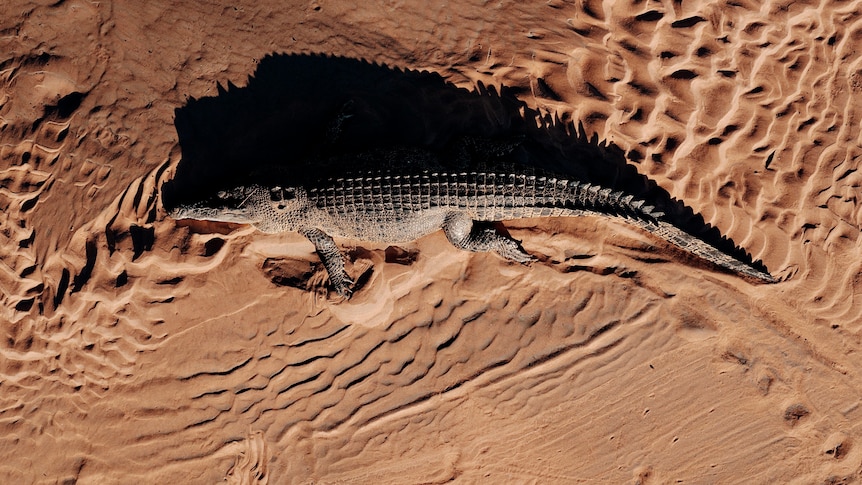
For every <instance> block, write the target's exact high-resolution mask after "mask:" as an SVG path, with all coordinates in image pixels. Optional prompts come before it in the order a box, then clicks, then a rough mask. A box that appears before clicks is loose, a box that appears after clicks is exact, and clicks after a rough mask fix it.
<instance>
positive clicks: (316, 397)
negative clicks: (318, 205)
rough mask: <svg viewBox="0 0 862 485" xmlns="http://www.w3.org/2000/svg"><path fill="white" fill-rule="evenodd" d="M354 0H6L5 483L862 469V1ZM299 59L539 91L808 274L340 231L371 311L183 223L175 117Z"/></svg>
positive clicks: (294, 244) (834, 478) (550, 108)
mask: <svg viewBox="0 0 862 485" xmlns="http://www.w3.org/2000/svg"><path fill="white" fill-rule="evenodd" d="M346 3H347V2H304V3H298V2H290V3H282V2H264V3H260V2H244V4H238V5H236V6H232V5H231V6H224V5H218V4H211V3H208V2H178V1H173V2H171V1H165V2H159V1H156V2H117V3H113V4H112V3H110V2H101V3H93V2H86V1H65V2H56V3H53V4H52V2H28V1H13V2H11V3H10V2H6V3H4V4H3V5H2V6H0V56H2V57H0V298H2V303H3V304H2V306H0V323H2V329H3V332H4V335H3V337H4V338H2V339H0V429H2V433H0V452H2V456H3V460H0V482H3V483H100V484H102V483H131V482H134V483H171V482H174V483H214V482H222V481H227V482H229V483H310V482H315V483H318V482H319V483H332V482H339V483H340V482H348V483H443V482H448V481H457V482H461V483H476V482H487V483H525V482H530V483H580V482H585V483H642V484H646V483H676V482H686V483H789V482H794V483H855V482H857V481H859V480H860V477H862V447H860V446H858V443H857V442H856V439H858V437H859V434H860V430H859V427H860V424H859V423H860V422H862V409H860V406H859V404H860V396H862V387H860V384H859V383H860V382H862V380H860V378H862V376H860V371H862V366H861V365H860V358H859V353H860V350H862V342H860V332H862V317H860V312H862V298H860V292H862V288H860V287H862V278H860V272H862V268H860V265H862V250H860V240H862V238H860V226H862V211H860V207H862V205H860V200H859V193H860V192H859V188H860V183H862V174H860V173H859V172H857V168H858V164H859V160H860V157H862V139H860V130H859V126H860V123H862V104H860V103H859V102H857V96H858V95H859V92H860V91H862V40H860V39H862V35H860V33H862V3H860V2H823V3H814V2H784V3H779V2H766V3H764V4H761V3H759V2H746V1H742V2H705V1H695V2H682V3H680V2H664V3H660V2H648V3H638V4H631V3H624V2H605V3H601V2H595V1H580V2H574V3H575V5H572V4H571V3H570V2H563V1H554V0H550V1H542V2H497V3H487V2H458V3H457V5H456V4H452V3H448V4H447V3H433V4H432V5H431V6H428V5H427V4H426V3H425V2H379V3H375V4H373V5H370V4H369V5H365V4H363V5H364V6H362V7H352V6H348V5H347V4H346ZM43 4H44V5H43ZM272 53H287V54H312V53H314V54H326V55H328V56H334V57H338V58H345V59H356V60H365V61H367V62H368V63H369V64H372V65H379V66H387V67H388V68H392V69H396V70H416V71H430V72H432V73H436V74H438V75H439V76H442V78H443V79H445V80H446V81H448V82H450V83H452V84H453V85H454V86H457V87H460V88H464V89H466V90H469V91H477V90H487V89H492V90H495V91H497V92H499V91H500V90H501V89H507V90H508V92H511V93H514V94H515V95H516V96H517V97H518V99H520V100H521V101H523V102H524V103H526V106H527V107H529V109H530V110H535V112H542V113H552V114H553V116H554V117H556V119H558V120H559V122H561V123H573V124H579V125H583V130H584V132H585V133H586V134H587V135H588V136H590V137H593V136H594V137H596V138H597V139H598V140H601V141H602V142H606V143H609V144H613V145H615V146H616V147H619V148H620V149H621V150H622V153H624V154H625V155H626V158H627V159H628V161H629V162H630V163H631V164H632V165H633V166H634V167H635V168H636V169H637V171H638V172H639V173H640V174H643V175H645V176H647V177H649V178H650V179H651V180H653V181H655V183H656V184H657V185H658V188H659V189H662V190H665V191H667V193H668V194H669V195H670V196H671V197H673V198H675V199H677V200H679V201H682V202H684V204H685V205H687V206H688V207H690V208H692V209H693V210H694V211H695V212H696V213H699V214H701V215H703V218H704V220H705V222H706V223H707V224H709V225H711V226H714V227H716V228H718V229H719V230H720V231H721V233H722V234H724V235H726V236H728V237H729V238H731V239H732V240H733V241H734V242H735V243H736V244H737V245H739V246H740V247H742V248H743V249H744V250H746V251H748V252H749V253H751V255H752V256H753V257H754V259H759V260H762V261H763V263H764V264H765V265H766V266H767V267H768V268H769V270H770V271H771V272H772V274H773V275H775V276H776V277H778V278H779V279H780V280H781V282H779V283H777V284H774V285H752V284H751V283H750V282H747V281H745V280H743V279H741V278H739V277H737V276H735V275H732V274H727V273H723V272H719V271H716V270H715V269H714V268H710V267H708V266H705V265H702V264H697V263H696V262H692V261H690V260H688V259H687V258H685V257H683V256H682V255H681V254H680V253H679V252H674V251H672V250H669V249H668V248H666V247H665V246H663V245H661V244H660V242H658V241H656V240H654V239H652V238H650V237H649V236H648V235H646V234H643V233H641V232H639V231H637V230H633V229H631V228H628V227H626V226H625V225H624V224H621V223H618V222H613V221H609V220H602V219H596V218H583V219H573V220H563V219H556V220H525V221H518V222H513V223H507V224H506V227H507V228H508V230H509V231H510V232H511V234H512V235H513V236H514V237H515V238H517V239H519V240H523V242H524V243H523V244H524V247H525V248H527V249H528V250H529V251H531V252H533V253H537V254H540V255H541V256H542V258H541V259H542V261H541V262H540V263H536V264H532V265H530V266H522V265H517V264H511V263H508V262H506V261H504V260H502V259H501V258H499V257H497V256H495V255H488V254H470V253H465V252H460V251H458V250H456V249H455V248H453V247H451V246H450V245H449V244H448V242H447V241H446V238H445V236H444V235H443V234H442V233H441V232H438V233H435V234H432V235H430V236H428V237H425V238H423V239H420V240H418V241H416V242H414V243H410V244H407V245H403V246H401V247H399V248H387V246H386V245H381V244H367V243H361V242H355V241H342V243H343V245H344V247H345V248H346V250H347V251H348V252H349V254H350V255H351V258H350V259H351V261H352V267H351V268H350V271H351V272H352V274H361V275H365V277H366V278H367V281H365V283H364V286H363V287H362V288H361V289H360V291H358V292H357V293H356V295H355V296H354V298H353V299H351V300H350V301H349V302H344V301H340V300H339V299H338V298H336V296H335V295H333V294H331V293H330V292H328V291H327V287H326V283H325V275H324V274H323V271H322V268H321V267H320V265H319V263H318V259H317V257H316V255H315V254H314V253H313V248H312V246H311V245H310V244H309V243H308V242H307V241H305V240H304V239H303V238H302V237H301V236H299V235H296V234H280V235H265V234H261V233H258V232H256V231H254V230H253V229H252V228H249V227H244V226H236V225H225V224H213V223H194V222H181V223H178V222H177V221H174V220H172V219H170V218H168V217H167V216H166V214H165V211H164V209H163V205H162V193H161V190H162V187H163V184H165V183H166V182H167V181H169V180H171V179H172V178H173V177H174V176H175V175H176V174H177V173H178V170H180V169H181V160H182V158H183V151H184V150H187V149H188V146H183V147H181V145H180V139H179V138H178V133H177V128H176V127H175V125H174V117H175V110H176V109H182V108H183V107H184V106H186V105H187V101H188V100H189V99H191V98H194V99H200V98H206V97H217V96H219V95H220V87H221V86H228V85H233V86H235V87H238V88H237V89H242V87H243V86H246V85H248V84H249V75H251V74H253V73H254V72H255V69H256V68H257V66H258V63H259V62H260V61H261V59H263V58H264V57H265V56H267V55H269V54H272ZM480 86H481V87H480ZM231 89H234V88H231ZM444 105H445V103H444ZM314 111H315V107H314V106H309V107H308V109H307V110H306V112H305V113H297V114H296V116H295V117H297V118H301V117H302V116H312V115H313V116H317V115H318V113H315V112H314ZM230 135H231V134H227V135H225V136H230ZM219 136H221V135H219ZM290 137H291V133H286V134H284V135H283V136H281V137H278V136H275V135H273V136H272V138H268V139H265V140H261V141H259V143H263V144H266V146H267V147H268V150H270V151H271V152H272V153H276V154H283V155H284V156H285V157H289V156H291V154H292V153H293V152H292V148H291V147H292V142H291V138H290ZM253 141H254V142H256V143H257V141H255V140H253ZM250 143H251V142H250ZM193 175H195V174H193ZM197 175H200V176H203V175H201V174H197ZM197 175H196V176H197ZM204 175H205V174H204Z"/></svg>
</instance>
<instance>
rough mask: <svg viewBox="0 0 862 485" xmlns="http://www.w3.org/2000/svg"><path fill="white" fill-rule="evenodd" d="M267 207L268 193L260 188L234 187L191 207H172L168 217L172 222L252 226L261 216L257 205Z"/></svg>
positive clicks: (267, 190)
mask: <svg viewBox="0 0 862 485" xmlns="http://www.w3.org/2000/svg"><path fill="white" fill-rule="evenodd" d="M264 203H265V204H269V203H270V189H268V188H266V187H261V186H260V185H248V186H239V187H234V188H232V189H229V190H220V191H218V192H216V193H215V194H213V195H211V196H209V197H207V198H205V199H203V200H201V201H199V202H194V203H191V204H181V205H178V206H176V207H174V208H173V209H172V210H171V211H170V212H169V215H170V216H171V217H173V218H174V219H197V220H202V221H217V222H234V223H238V224H254V223H256V222H259V221H260V219H261V216H262V211H261V210H260V208H261V204H264Z"/></svg>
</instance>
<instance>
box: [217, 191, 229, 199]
mask: <svg viewBox="0 0 862 485" xmlns="http://www.w3.org/2000/svg"><path fill="white" fill-rule="evenodd" d="M216 195H217V196H218V198H219V199H227V192H225V191H224V190H219V191H218V193H217V194H216Z"/></svg>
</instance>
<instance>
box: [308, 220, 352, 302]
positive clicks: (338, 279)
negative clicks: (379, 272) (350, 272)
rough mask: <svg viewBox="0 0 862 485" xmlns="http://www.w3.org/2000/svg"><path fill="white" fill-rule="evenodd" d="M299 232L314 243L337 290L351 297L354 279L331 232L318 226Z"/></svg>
mask: <svg viewBox="0 0 862 485" xmlns="http://www.w3.org/2000/svg"><path fill="white" fill-rule="evenodd" d="M299 232H300V234H302V235H303V236H305V237H307V238H308V240H309V241H311V243H312V244H314V248H315V249H316V250H317V255H318V256H320V260H321V261H323V267H324V268H326V272H327V273H329V281H331V282H332V286H333V287H334V288H335V291H337V292H338V294H340V295H342V296H344V297H345V298H350V295H351V294H353V290H352V289H351V288H350V287H351V286H352V285H353V280H352V279H350V277H349V276H347V271H345V269H344V256H342V255H341V251H340V250H339V249H338V246H336V245H335V241H333V240H332V238H331V237H330V236H329V234H327V233H325V232H323V231H321V230H320V229H318V228H316V227H309V228H304V229H301V230H300V231H299Z"/></svg>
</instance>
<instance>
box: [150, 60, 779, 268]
mask: <svg viewBox="0 0 862 485" xmlns="http://www.w3.org/2000/svg"><path fill="white" fill-rule="evenodd" d="M519 94H523V93H519V92H518V91H516V90H514V89H509V88H506V87H504V88H503V89H502V90H501V91H500V92H497V91H496V90H495V89H493V88H486V87H484V86H482V85H479V86H478V87H477V88H476V90H474V91H468V90H466V89H462V88H458V87H455V86H454V85H452V84H449V83H447V82H446V81H444V80H443V78H442V77H440V76H439V75H437V74H433V73H429V72H417V71H407V70H400V69H395V68H390V67H387V66H382V65H377V64H372V63H369V62H366V61H364V60H356V59H347V58H340V57H328V56H323V55H270V56H267V57H266V58H264V59H263V60H262V61H261V62H260V64H259V66H258V68H257V70H256V71H255V73H254V75H252V76H251V77H250V78H249V82H248V85H247V86H246V87H244V88H237V87H235V86H230V85H229V86H228V87H227V89H224V88H222V87H221V86H219V94H218V96H215V97H207V98H202V99H191V100H189V101H188V103H187V104H186V105H185V106H183V107H182V108H178V109H177V110H176V121H175V124H176V128H177V133H178V135H179V142H180V146H181V149H182V161H181V162H180V164H179V166H178V168H177V172H176V176H175V177H174V179H173V180H171V181H169V182H167V183H165V184H164V186H163V187H162V198H163V201H164V203H165V206H166V207H168V208H170V207H173V206H174V205H176V204H178V203H185V202H191V201H195V200H200V198H202V197H203V196H204V195H205V194H211V193H213V191H215V190H217V189H219V188H225V187H228V186H231V185H236V184H238V183H245V182H248V181H258V182H261V181H262V182H265V183H266V182H269V183H274V184H275V183H278V184H283V185H290V184H302V183H303V181H304V180H308V179H315V178H327V177H338V176H342V175H346V174H349V173H351V172H356V171H357V170H366V169H374V168H381V167H373V166H366V165H367V164H366V162H367V161H368V160H369V159H370V160H372V161H373V159H374V157H370V158H369V157H365V158H363V157H362V156H358V157H357V156H356V155H357V154H362V153H368V152H369V151H374V150H378V149H387V148H391V147H405V146H407V147H418V148H421V149H423V151H427V152H429V153H433V154H435V155H436V160H438V161H441V162H442V163H443V164H444V165H442V166H440V167H430V168H439V169H456V170H470V169H471V168H479V167H481V168H489V167H493V166H498V165H499V166H501V167H509V166H512V165H513V164H517V165H521V166H527V167H530V168H535V169H540V170H548V171H553V172H556V173H559V174H563V175H565V176H567V177H568V178H570V179H574V180H579V181H584V182H591V183H596V184H600V185H602V186H605V187H609V188H613V189H622V190H625V191H626V192H627V193H630V194H633V195H635V196H636V197H638V198H642V199H645V200H646V201H647V203H648V204H651V205H654V206H656V207H657V208H658V209H659V210H661V211H663V212H665V213H666V219H667V220H668V221H669V222H671V223H672V224H674V225H676V226H677V227H680V228H682V229H683V230H685V231H686V232H688V233H690V234H692V235H694V236H696V237H698V238H700V239H702V240H704V241H706V242H708V243H710V244H712V245H713V246H715V247H716V248H718V249H720V250H722V251H724V252H726V253H728V254H731V255H733V256H734V257H736V258H737V259H739V260H741V261H744V262H747V263H752V260H751V257H750V256H749V255H748V254H747V253H746V252H745V251H743V250H742V249H740V248H738V247H737V246H736V244H735V243H734V242H733V241H731V240H729V239H727V238H725V237H723V236H722V235H721V233H720V232H719V231H718V230H717V229H716V228H714V227H711V226H709V225H707V224H705V223H704V220H703V218H702V217H701V216H700V215H697V214H694V213H693V211H692V210H691V209H690V208H689V207H686V206H685V205H684V204H683V203H682V202H681V201H678V200H675V199H673V198H672V197H670V195H669V194H668V193H667V192H666V191H664V190H662V189H661V188H659V187H658V186H657V185H656V184H655V183H654V182H652V181H650V180H648V179H647V178H646V177H644V176H643V175H641V174H639V173H638V172H637V170H636V169H635V167H634V166H633V165H631V164H629V163H628V162H627V160H626V157H625V154H624V153H623V151H622V150H621V149H619V148H618V147H616V146H615V145H613V144H605V143H602V142H600V141H599V140H598V139H597V137H595V136H593V137H589V136H588V135H587V134H586V133H584V130H583V127H582V126H580V125H578V126H575V125H574V123H572V122H563V121H561V120H559V119H557V118H553V117H552V116H551V115H548V114H544V113H539V112H537V111H535V110H533V109H531V108H529V107H528V106H527V105H526V104H525V103H523V102H522V101H520V100H519V99H518V97H517V95H519ZM345 106H348V107H349V108H347V111H348V112H349V113H350V114H351V115H352V116H351V117H350V118H348V119H346V120H345V121H344V123H343V124H342V126H341V130H340V132H339V134H338V135H337V136H333V135H332V131H333V130H332V127H333V126H334V120H335V119H336V118H337V117H338V115H339V113H343V112H344V111H345V109H346V108H345ZM465 137H468V138H469V139H480V140H484V139H489V140H497V141H499V143H500V144H503V145H505V144H507V143H509V144H512V145H513V146H514V148H513V149H512V150H510V151H508V152H507V153H505V154H504V155H502V156H492V155H487V156H483V155H482V154H481V153H473V155H474V156H473V157H472V158H471V159H470V160H468V161H466V162H465V161H464V160H463V157H461V158H459V159H458V161H457V163H455V162H452V163H453V164H454V165H453V166H446V165H445V164H446V163H449V162H447V161H451V160H453V159H454V158H455V157H454V154H455V153H456V152H458V150H459V148H458V147H460V146H461V140H463V139H464V138H465ZM420 158H421V157H420ZM426 162H427V161H425V160H420V159H414V158H411V157H409V156H407V157H404V158H403V159H399V160H396V161H395V163H396V164H397V165H398V166H396V167H388V168H394V169H396V170H403V171H404V172H415V171H416V170H421V169H423V168H429V167H426V166H425V165H426ZM465 163H466V165H465ZM363 164H366V165H363ZM260 179H263V180H260ZM753 266H754V267H756V268H758V269H761V270H764V271H765V267H764V266H763V265H762V264H761V263H760V262H754V263H753Z"/></svg>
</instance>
